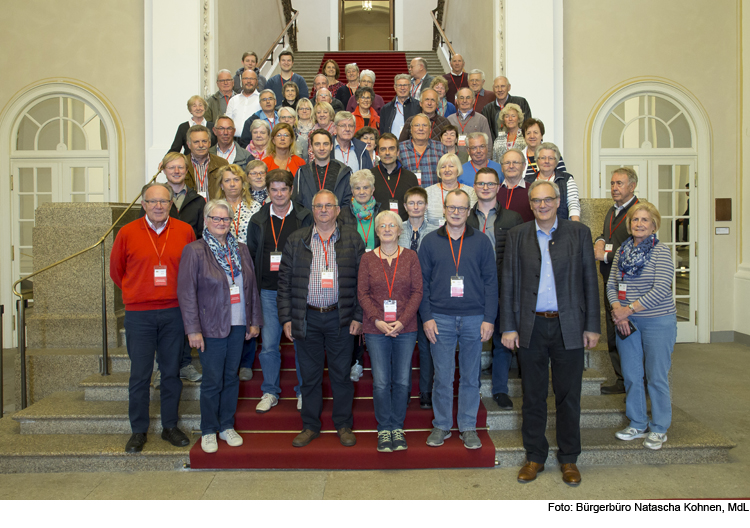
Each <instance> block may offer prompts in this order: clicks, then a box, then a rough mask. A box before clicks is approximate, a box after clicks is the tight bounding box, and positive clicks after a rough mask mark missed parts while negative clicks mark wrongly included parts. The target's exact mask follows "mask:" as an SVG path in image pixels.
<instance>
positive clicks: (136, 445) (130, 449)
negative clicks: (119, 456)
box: [125, 433, 147, 453]
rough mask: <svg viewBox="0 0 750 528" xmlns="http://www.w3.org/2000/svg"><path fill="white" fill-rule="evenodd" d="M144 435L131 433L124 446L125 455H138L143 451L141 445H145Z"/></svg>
mask: <svg viewBox="0 0 750 528" xmlns="http://www.w3.org/2000/svg"><path fill="white" fill-rule="evenodd" d="M146 441H147V440H146V433H133V434H132V436H131V437H130V440H128V443H127V444H125V452H126V453H140V452H141V451H143V444H145V443H146Z"/></svg>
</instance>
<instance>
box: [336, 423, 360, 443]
mask: <svg viewBox="0 0 750 528" xmlns="http://www.w3.org/2000/svg"><path fill="white" fill-rule="evenodd" d="M336 433H338V435H339V439H340V440H341V445H342V446H345V447H352V446H353V445H354V444H356V443H357V437H356V436H354V433H352V430H351V429H349V428H348V427H342V428H341V429H339V430H338V431H336Z"/></svg>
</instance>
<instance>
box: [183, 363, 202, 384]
mask: <svg viewBox="0 0 750 528" xmlns="http://www.w3.org/2000/svg"><path fill="white" fill-rule="evenodd" d="M180 377H181V378H182V379H186V380H188V381H193V382H195V381H200V380H202V379H203V374H201V373H200V372H198V369H196V368H195V367H194V366H193V365H192V364H190V365H188V366H186V367H182V368H181V369H180Z"/></svg>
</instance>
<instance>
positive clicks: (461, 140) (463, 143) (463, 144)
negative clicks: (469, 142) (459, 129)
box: [458, 134, 466, 147]
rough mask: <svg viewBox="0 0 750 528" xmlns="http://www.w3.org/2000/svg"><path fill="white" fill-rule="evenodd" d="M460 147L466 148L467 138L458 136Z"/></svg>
mask: <svg viewBox="0 0 750 528" xmlns="http://www.w3.org/2000/svg"><path fill="white" fill-rule="evenodd" d="M458 146H459V147H465V146H466V136H465V135H463V134H462V135H460V136H458Z"/></svg>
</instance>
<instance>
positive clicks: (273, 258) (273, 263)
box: [271, 251, 281, 271]
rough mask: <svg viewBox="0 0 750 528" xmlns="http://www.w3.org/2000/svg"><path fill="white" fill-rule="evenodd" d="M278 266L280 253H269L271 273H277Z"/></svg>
mask: <svg viewBox="0 0 750 528" xmlns="http://www.w3.org/2000/svg"><path fill="white" fill-rule="evenodd" d="M279 264H281V252H280V251H272V252H271V271H279Z"/></svg>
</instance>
